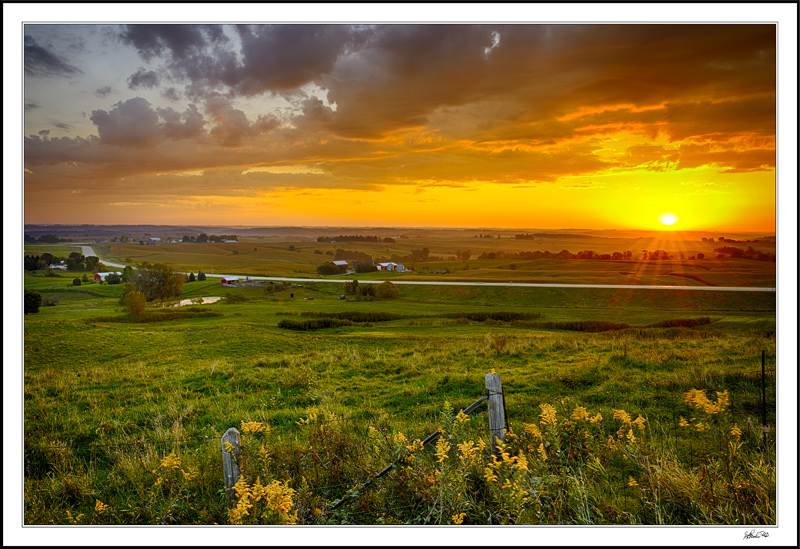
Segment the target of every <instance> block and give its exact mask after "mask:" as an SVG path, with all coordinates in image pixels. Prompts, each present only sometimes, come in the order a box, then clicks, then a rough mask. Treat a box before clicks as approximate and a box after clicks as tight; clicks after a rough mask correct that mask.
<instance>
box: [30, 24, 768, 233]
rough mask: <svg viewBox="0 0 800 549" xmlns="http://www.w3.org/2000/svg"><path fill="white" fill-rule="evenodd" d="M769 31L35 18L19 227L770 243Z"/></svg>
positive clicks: (732, 27)
mask: <svg viewBox="0 0 800 549" xmlns="http://www.w3.org/2000/svg"><path fill="white" fill-rule="evenodd" d="M775 40H776V27H775V25H774V24H759V25H749V24H731V25H682V24H675V25H638V24H637V25H611V24H593V25H497V24H486V25H375V26H348V25H277V26H272V27H270V26H263V25H256V26H250V27H246V28H234V27H231V26H215V25H180V26H171V25H132V26H100V25H82V26H75V25H26V26H25V47H24V55H25V59H24V63H25V81H24V84H25V89H24V100H25V120H24V131H25V138H24V149H23V152H24V162H25V178H24V193H25V195H24V215H25V222H26V223H94V224H102V223H136V224H147V223H158V224H176V225H177V224H196V223H203V224H209V225H224V224H233V225H253V226H258V225H381V226H415V225H416V226H419V225H424V226H436V225H441V226H487V227H490V226H494V227H539V228H554V229H555V228H564V227H585V228H599V229H657V228H665V226H664V225H662V224H661V222H660V221H659V218H660V217H661V216H662V215H663V214H664V213H666V212H671V213H672V214H674V215H675V216H676V218H677V222H676V223H675V224H674V225H673V226H672V228H674V229H680V230H739V231H774V230H775V207H776V133H775V132H776V114H775V113H776V45H775Z"/></svg>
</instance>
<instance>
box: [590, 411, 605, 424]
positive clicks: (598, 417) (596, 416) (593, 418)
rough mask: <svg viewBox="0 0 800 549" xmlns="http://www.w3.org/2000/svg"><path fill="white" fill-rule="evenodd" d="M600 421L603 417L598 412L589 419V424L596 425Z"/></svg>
mask: <svg viewBox="0 0 800 549" xmlns="http://www.w3.org/2000/svg"><path fill="white" fill-rule="evenodd" d="M600 421H603V415H602V414H601V413H600V412H597V415H595V416H594V417H590V418H589V423H598V422H600Z"/></svg>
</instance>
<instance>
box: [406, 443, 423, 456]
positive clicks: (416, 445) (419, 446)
mask: <svg viewBox="0 0 800 549" xmlns="http://www.w3.org/2000/svg"><path fill="white" fill-rule="evenodd" d="M422 446H423V445H422V441H421V440H420V439H416V440H414V442H412V443H411V444H409V445H407V446H406V449H407V450H408V451H409V452H411V453H412V454H413V453H414V452H416V451H418V450H422Z"/></svg>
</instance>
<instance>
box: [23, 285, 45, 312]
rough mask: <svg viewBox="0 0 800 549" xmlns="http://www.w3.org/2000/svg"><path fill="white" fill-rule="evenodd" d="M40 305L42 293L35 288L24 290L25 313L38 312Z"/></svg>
mask: <svg viewBox="0 0 800 549" xmlns="http://www.w3.org/2000/svg"><path fill="white" fill-rule="evenodd" d="M41 305H42V294H40V293H39V292H37V291H36V290H25V314H28V313H38V312H39V307H41Z"/></svg>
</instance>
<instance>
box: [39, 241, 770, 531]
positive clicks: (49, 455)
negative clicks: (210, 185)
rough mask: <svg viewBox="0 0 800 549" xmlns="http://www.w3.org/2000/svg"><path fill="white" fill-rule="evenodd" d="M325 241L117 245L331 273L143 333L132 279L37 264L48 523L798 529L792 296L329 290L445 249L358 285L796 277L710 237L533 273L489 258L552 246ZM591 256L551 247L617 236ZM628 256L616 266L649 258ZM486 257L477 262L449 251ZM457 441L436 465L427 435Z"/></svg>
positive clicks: (145, 252) (181, 262) (185, 312)
mask: <svg viewBox="0 0 800 549" xmlns="http://www.w3.org/2000/svg"><path fill="white" fill-rule="evenodd" d="M335 234H336V233H335ZM345 234H351V233H345ZM304 238H306V240H303V239H301V238H295V239H292V240H288V239H287V238H285V237H269V238H266V237H255V236H252V237H247V238H240V239H239V242H238V243H200V244H197V243H184V242H179V243H164V244H159V245H155V246H152V245H139V244H133V243H99V244H92V246H93V247H94V249H95V250H96V251H97V253H98V255H99V256H100V257H101V259H104V260H108V261H113V262H119V263H123V264H126V263H127V264H131V265H135V264H136V263H142V262H151V263H161V262H166V263H170V264H172V265H174V266H175V267H176V268H177V269H179V270H181V271H185V272H193V273H197V271H198V270H202V271H204V272H207V273H209V274H210V273H212V269H213V270H214V271H217V272H225V273H235V274H239V275H244V276H248V275H249V276H293V277H296V276H305V277H308V281H307V282H302V283H294V284H288V283H283V284H282V283H275V284H268V283H264V284H263V285H262V286H258V287H225V286H223V285H221V284H220V283H219V280H218V279H214V278H208V279H207V280H205V281H195V282H187V283H185V284H184V286H183V290H182V294H181V295H180V296H178V297H177V298H176V300H177V299H189V298H199V297H222V298H223V299H221V300H220V301H217V302H215V303H211V304H205V305H191V306H188V307H183V308H180V309H169V311H174V312H165V309H159V307H158V305H163V304H160V303H155V302H151V303H149V304H148V307H147V311H146V312H145V313H143V314H141V315H131V314H128V313H126V311H125V310H124V308H123V307H122V306H121V305H120V304H119V299H120V297H121V295H122V285H109V284H102V285H101V284H97V283H88V284H87V283H84V284H81V285H80V286H73V285H72V281H73V279H74V278H75V277H76V276H78V277H80V276H82V275H83V274H87V275H88V278H91V277H92V274H93V273H82V272H77V273H73V272H59V271H53V272H52V273H49V274H48V273H46V272H45V271H43V270H42V271H33V272H27V271H26V275H25V280H24V285H25V289H26V290H29V289H32V290H36V291H38V292H39V293H40V294H41V295H42V296H43V299H45V300H46V301H47V303H48V304H47V305H43V306H42V307H41V308H40V310H39V312H38V313H35V314H28V315H26V316H25V335H24V338H25V346H24V367H25V383H24V414H25V521H26V523H27V524H71V523H79V524H153V523H158V524H161V523H163V524H212V523H231V522H232V523H255V522H259V523H287V522H297V523H302V524H311V523H316V524H349V523H350V524H351V523H363V524H380V523H390V524H391V523H418V524H434V523H436V524H448V523H463V524H490V523H535V524H540V523H541V524H625V523H627V524H630V523H631V522H633V523H636V524H751V523H752V524H774V523H775V517H776V515H775V443H776V441H775V432H774V429H773V427H774V425H775V420H776V418H775V406H774V405H775V379H776V376H775V374H776V372H775V368H776V366H775V349H776V347H775V329H776V302H775V294H774V293H771V292H745V293H738V292H724V291H705V292H687V291H679V290H668V289H667V290H647V289H636V290H614V289H579V288H516V287H450V286H425V285H420V286H416V285H415V286H411V285H402V286H401V285H397V288H398V289H399V291H400V295H399V297H396V298H394V299H373V298H371V297H365V298H360V296H355V295H347V296H346V299H340V296H341V295H342V294H343V287H342V284H341V283H334V282H331V281H330V280H328V279H327V278H326V277H323V276H320V275H317V274H316V272H315V268H316V266H317V265H319V264H320V263H322V262H323V261H325V260H326V259H327V260H330V259H332V256H331V255H329V254H327V252H328V251H330V252H333V253H335V250H337V249H348V250H355V251H360V252H363V253H367V254H369V255H370V256H372V257H376V256H379V255H381V254H383V257H382V259H389V258H390V257H391V255H392V254H394V255H397V256H410V255H412V254H413V252H414V250H421V249H422V248H427V249H428V251H429V257H430V256H433V257H440V259H438V260H431V261H415V262H414V263H413V268H414V271H413V272H412V273H366V274H358V275H356V274H348V275H339V276H337V277H336V278H338V279H341V278H346V279H358V280H368V279H376V280H380V279H387V280H420V281H425V280H465V281H503V280H506V281H508V280H512V281H529V282H558V283H565V282H566V283H575V284H580V283H604V284H631V283H633V284H642V285H645V284H647V285H649V284H663V285H695V284H702V285H708V286H712V285H717V286H756V287H762V286H763V287H774V286H775V263H774V262H769V261H756V260H751V259H744V258H730V257H723V258H716V257H715V258H714V259H713V260H712V259H697V254H698V253H703V251H702V250H706V255H710V254H711V253H712V252H711V250H709V249H707V248H709V247H711V248H712V249H713V247H716V244H709V243H707V242H697V243H693V244H692V245H691V246H690V245H689V244H688V243H686V242H682V243H679V244H675V243H674V242H673V244H674V246H673V248H672V250H673V251H674V252H676V253H683V254H684V259H682V260H681V259H680V258H679V259H677V260H664V261H650V260H646V261H643V260H641V259H631V260H627V261H626V260H620V261H611V260H608V261H606V260H581V259H532V260H522V261H516V260H515V261H510V260H506V259H504V260H498V259H494V260H490V259H483V260H479V259H473V258H474V257H476V256H478V255H480V254H481V253H489V252H490V251H494V252H497V251H501V250H502V251H505V252H507V253H512V252H513V253H518V252H520V251H526V250H542V251H544V250H545V248H544V246H545V244H544V243H541V244H540V242H539V241H538V240H533V241H529V240H515V239H513V237H511V238H508V237H507V238H500V239H497V238H493V239H488V238H476V237H475V236H474V235H469V236H465V235H461V234H459V235H456V236H452V237H451V238H450V239H448V238H445V237H443V236H442V235H424V234H420V235H418V234H412V235H409V237H408V238H404V239H397V240H395V242H394V243H393V244H388V243H374V242H352V243H347V244H345V243H339V242H337V243H329V242H316V241H313V240H311V238H310V237H304ZM488 240H493V242H487V241H488ZM550 240H556V241H555V242H550ZM570 240H571V241H575V238H573V237H565V238H564V239H563V240H562V241H557V239H556V238H555V237H549V240H548V243H547V244H546V246H548V248H547V249H548V250H550V251H553V252H558V251H560V250H562V249H569V250H570V251H571V252H573V253H574V252H578V251H580V250H581V249H589V246H590V245H591V244H590V243H589V241H590V240H592V239H585V240H586V242H583V241H582V244H581V245H580V246H573V245H572V244H568V243H567V241H570ZM578 240H580V239H578ZM595 240H598V241H601V240H603V239H602V238H596V239H595ZM613 240H615V241H614V242H612V243H608V242H603V243H602V245H601V244H596V245H595V246H594V248H595V249H596V251H599V252H603V253H606V252H608V253H611V252H613V251H624V250H626V249H638V250H639V252H638V253H639V254H640V255H641V250H642V249H645V248H643V247H642V245H641V243H640V242H638V241H637V240H635V239H633V240H632V241H631V242H628V241H627V240H626V241H625V243H623V242H622V239H613ZM617 240H619V241H617ZM478 241H480V246H479V245H478V244H477V242H478ZM637 242H638V243H637ZM634 244H636V246H634ZM729 245H731V246H736V245H740V244H729ZM290 246H291V247H293V248H294V249H292V250H290V249H289V247H290ZM747 246H748V245H745V247H747ZM770 246H771V248H770ZM754 247H755V246H754ZM762 247H763V248H765V249H764V250H763V251H766V252H768V251H769V249H771V250H772V252H773V253H774V243H772V244H768V243H767V244H763V246H762ZM468 248H469V249H470V250H471V254H472V257H471V258H470V259H463V255H462V259H456V258H454V257H446V256H455V255H456V254H457V252H458V251H461V250H465V249H468ZM661 248H662V249H663V248H664V246H662V247H661ZM648 249H658V247H656V246H652V245H650V246H649V247H648ZM74 250H75V248H74V247H70V246H69V245H68V244H65V245H63V246H62V245H61V244H59V245H52V244H50V245H48V246H47V248H46V251H47V252H48V253H51V254H54V255H59V254H65V255H67V254H68V253H69V252H70V251H74ZM678 250H684V251H683V252H680V251H678ZM44 251H45V248H44V247H39V245H37V244H32V245H26V253H29V254H41V253H44ZM317 251H319V252H321V253H317ZM690 256H694V259H691V260H690V259H688V257H690ZM511 264H514V265H516V266H515V267H514V268H513V269H512V268H510V265H511ZM436 271H439V273H436ZM53 275H60V276H53ZM601 281H602V282H601ZM177 311H181V312H180V314H177ZM312 320H315V321H318V322H316V323H308V321H312ZM321 320H326V322H319V321H321ZM334 320H336V321H337V322H334ZM283 321H289V322H283ZM282 322H283V326H284V327H281V325H282ZM302 322H306V324H304V325H305V326H306V327H310V328H308V329H304V330H301V331H298V330H297V329H287V328H286V327H290V326H292V325H294V326H297V325H298V323H302ZM762 352H764V357H765V371H766V378H765V379H766V421H767V426H768V429H767V430H766V431H763V430H762V425H761V423H762V413H763V410H762V385H761V383H762V377H761V360H762ZM491 371H495V372H497V373H498V374H499V375H500V377H501V380H502V383H503V392H504V399H505V406H506V413H507V420H508V426H509V430H510V435H509V438H508V446H507V447H506V448H505V449H504V450H503V452H504V453H503V452H501V454H500V458H499V460H496V459H493V458H492V457H491V455H490V453H489V449H488V447H486V446H485V443H486V442H487V441H488V428H487V426H486V425H487V423H486V422H487V419H486V408H485V406H484V407H483V408H482V409H480V410H479V411H478V412H477V413H476V414H474V415H473V416H471V418H470V419H469V420H466V419H464V417H462V416H457V415H456V412H457V411H458V410H459V409H461V408H463V407H466V406H467V405H468V404H470V403H472V402H473V401H474V400H476V399H477V398H479V397H480V396H481V395H482V394H483V393H485V387H484V377H485V375H486V374H487V373H489V372H491ZM695 390H697V391H704V392H703V393H702V395H704V396H702V397H701V396H699V395H700V393H697V392H695ZM705 395H707V399H706V400H703V399H704V398H706V396H705ZM582 409H583V412H581V410H582ZM584 412H585V413H584ZM587 414H588V415H587ZM598 414H599V416H602V417H600V418H599V419H598ZM626 414H628V417H627V418H626ZM638 417H641V418H642V421H639V422H638V423H637V422H636V421H635V420H637V418H638ZM230 427H237V428H238V429H239V430H240V431H241V432H242V433H243V434H244V440H243V454H242V458H241V459H242V462H241V465H242V467H243V471H244V472H245V473H246V475H247V476H248V480H247V482H244V483H243V484H241V485H240V486H239V487H238V490H237V497H236V502H235V505H234V507H232V508H231V509H228V508H226V499H225V495H224V493H223V492H222V490H221V489H222V487H223V486H222V465H221V451H220V442H219V441H220V437H221V436H222V434H223V433H224V432H225V431H226V430H227V429H228V428H230ZM440 427H441V428H443V429H444V436H441V437H440V440H439V441H438V442H437V443H436V446H435V448H433V447H427V448H426V449H422V447H421V445H418V444H416V443H415V442H414V441H415V440H416V439H419V440H422V439H424V438H425V437H426V436H427V435H428V434H430V433H431V432H433V431H435V430H436V429H438V428H440ZM764 432H766V433H767V435H766V439H763V437H762V434H763V433H764ZM737 433H738V434H737ZM398 460H399V461H398ZM390 463H395V464H396V467H395V469H394V471H393V472H392V473H391V474H389V475H387V476H386V477H384V478H382V479H380V480H378V481H376V486H374V487H373V488H372V489H370V490H364V489H363V486H362V484H360V483H363V482H366V481H368V480H370V478H371V477H372V475H374V474H376V473H377V472H378V471H380V470H381V469H383V468H384V467H385V466H386V465H388V464H390ZM506 481H508V482H507V483H506ZM248 483H249V484H248ZM259 494H261V495H260V496H259V497H257V496H258V495H259ZM348 494H349V495H350V497H352V501H351V502H349V503H348V504H347V505H342V506H340V507H338V508H336V509H334V508H333V507H334V504H335V503H336V502H337V501H339V500H340V498H343V497H345V496H347V495H348ZM276 502H278V503H276Z"/></svg>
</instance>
